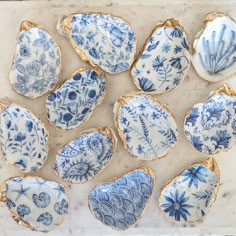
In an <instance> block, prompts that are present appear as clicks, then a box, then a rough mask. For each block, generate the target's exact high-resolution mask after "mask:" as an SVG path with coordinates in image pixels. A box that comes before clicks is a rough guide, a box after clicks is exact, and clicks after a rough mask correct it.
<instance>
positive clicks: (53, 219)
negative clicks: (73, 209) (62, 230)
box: [4, 177, 69, 232]
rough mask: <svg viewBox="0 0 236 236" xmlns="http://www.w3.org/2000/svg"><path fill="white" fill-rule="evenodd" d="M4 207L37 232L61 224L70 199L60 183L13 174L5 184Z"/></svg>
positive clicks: (46, 230) (45, 230)
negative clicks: (14, 175) (13, 176)
mask: <svg viewBox="0 0 236 236" xmlns="http://www.w3.org/2000/svg"><path fill="white" fill-rule="evenodd" d="M4 184H5V190H4V191H5V193H6V206H7V207H8V209H10V210H11V211H12V212H13V213H14V214H16V215H18V216H19V217H20V218H21V219H22V220H24V221H25V222H27V223H29V224H30V225H31V227H32V228H33V229H34V230H36V231H42V232H48V231H50V230H52V229H54V227H55V226H58V225H59V224H61V223H62V221H63V218H64V216H65V215H66V214H67V212H68V207H69V199H68V196H67V194H66V190H65V188H64V187H63V186H62V185H59V184H58V183H56V182H53V181H46V180H44V179H41V178H38V177H25V178H24V177H15V178H12V179H10V180H7V181H6V182H5V183H4Z"/></svg>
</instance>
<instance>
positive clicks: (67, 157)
mask: <svg viewBox="0 0 236 236" xmlns="http://www.w3.org/2000/svg"><path fill="white" fill-rule="evenodd" d="M115 147H116V138H115V135H114V133H113V131H112V130H111V129H110V128H98V129H95V130H91V131H88V132H85V133H84V134H82V135H80V136H79V137H78V138H77V139H75V140H73V141H71V142H70V143H68V144H66V145H65V146H64V147H63V148H62V149H61V150H60V151H59V152H58V154H57V156H56V161H55V167H54V170H55V171H56V173H57V174H58V175H59V176H60V177H61V178H63V179H64V180H66V181H69V182H72V183H84V182H87V181H88V180H91V179H92V178H94V177H95V176H96V175H97V174H98V173H99V172H100V171H101V170H103V169H104V168H105V167H106V166H107V164H108V163H109V161H110V160H111V158H112V155H113V153H114V152H115Z"/></svg>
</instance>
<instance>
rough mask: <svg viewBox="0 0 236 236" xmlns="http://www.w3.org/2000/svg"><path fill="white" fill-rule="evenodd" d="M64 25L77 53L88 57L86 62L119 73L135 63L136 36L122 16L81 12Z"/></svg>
mask: <svg viewBox="0 0 236 236" xmlns="http://www.w3.org/2000/svg"><path fill="white" fill-rule="evenodd" d="M68 21H69V22H70V24H71V26H70V27H69V28H68ZM61 26H62V28H63V30H64V31H65V33H66V36H67V37H68V38H69V39H70V42H71V44H72V45H73V47H74V48H75V50H76V51H77V52H78V54H79V55H81V54H82V55H83V57H82V59H84V57H86V58H87V59H86V61H88V62H90V63H91V64H92V65H94V64H95V65H98V66H99V67H100V68H101V69H102V70H104V71H105V72H108V73H111V74H115V73H120V72H122V71H125V70H128V69H129V67H130V65H131V64H132V62H133V60H134V54H135V51H136V39H135V35H134V32H133V31H132V30H131V28H130V26H129V25H128V24H127V23H126V22H125V21H123V20H122V19H120V18H118V17H115V16H111V15H106V14H104V15H103V14H101V13H94V14H93V13H86V14H82V13H81V14H73V15H70V16H68V17H65V18H64V20H63V21H62V23H61ZM81 52H82V53H81Z"/></svg>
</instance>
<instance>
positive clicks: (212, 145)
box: [184, 93, 236, 154]
mask: <svg viewBox="0 0 236 236" xmlns="http://www.w3.org/2000/svg"><path fill="white" fill-rule="evenodd" d="M235 115H236V100H235V98H234V97H230V96H227V95H226V94H224V93H220V94H216V95H214V96H212V97H211V98H210V99H208V100H207V101H206V102H204V103H200V104H197V105H195V106H193V108H192V109H191V111H190V112H189V113H188V115H187V116H186V119H185V123H184V130H185V135H186V137H187V139H188V140H189V141H190V143H191V144H192V145H193V146H194V148H195V149H197V150H198V151H199V152H203V153H206V154H215V153H217V152H219V151H225V150H228V149H230V148H231V147H232V145H233V144H234V143H235V141H236V118H235Z"/></svg>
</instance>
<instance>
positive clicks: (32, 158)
mask: <svg viewBox="0 0 236 236" xmlns="http://www.w3.org/2000/svg"><path fill="white" fill-rule="evenodd" d="M48 138H49V134H48V131H47V128H46V126H45V125H44V123H43V122H42V121H40V120H39V119H38V118H37V117H36V116H35V115H34V114H33V113H32V112H31V111H29V110H28V109H26V108H23V107H22V106H20V105H17V104H15V103H11V102H8V101H3V100H0V143H1V149H2V154H3V158H4V160H5V161H6V162H7V163H8V164H11V165H14V166H16V167H18V168H19V169H20V170H21V171H22V172H24V173H30V172H35V171H37V170H39V169H40V168H41V167H42V166H43V164H44V163H45V161H46V159H47V155H48V149H49V147H48V146H49V140H48Z"/></svg>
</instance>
